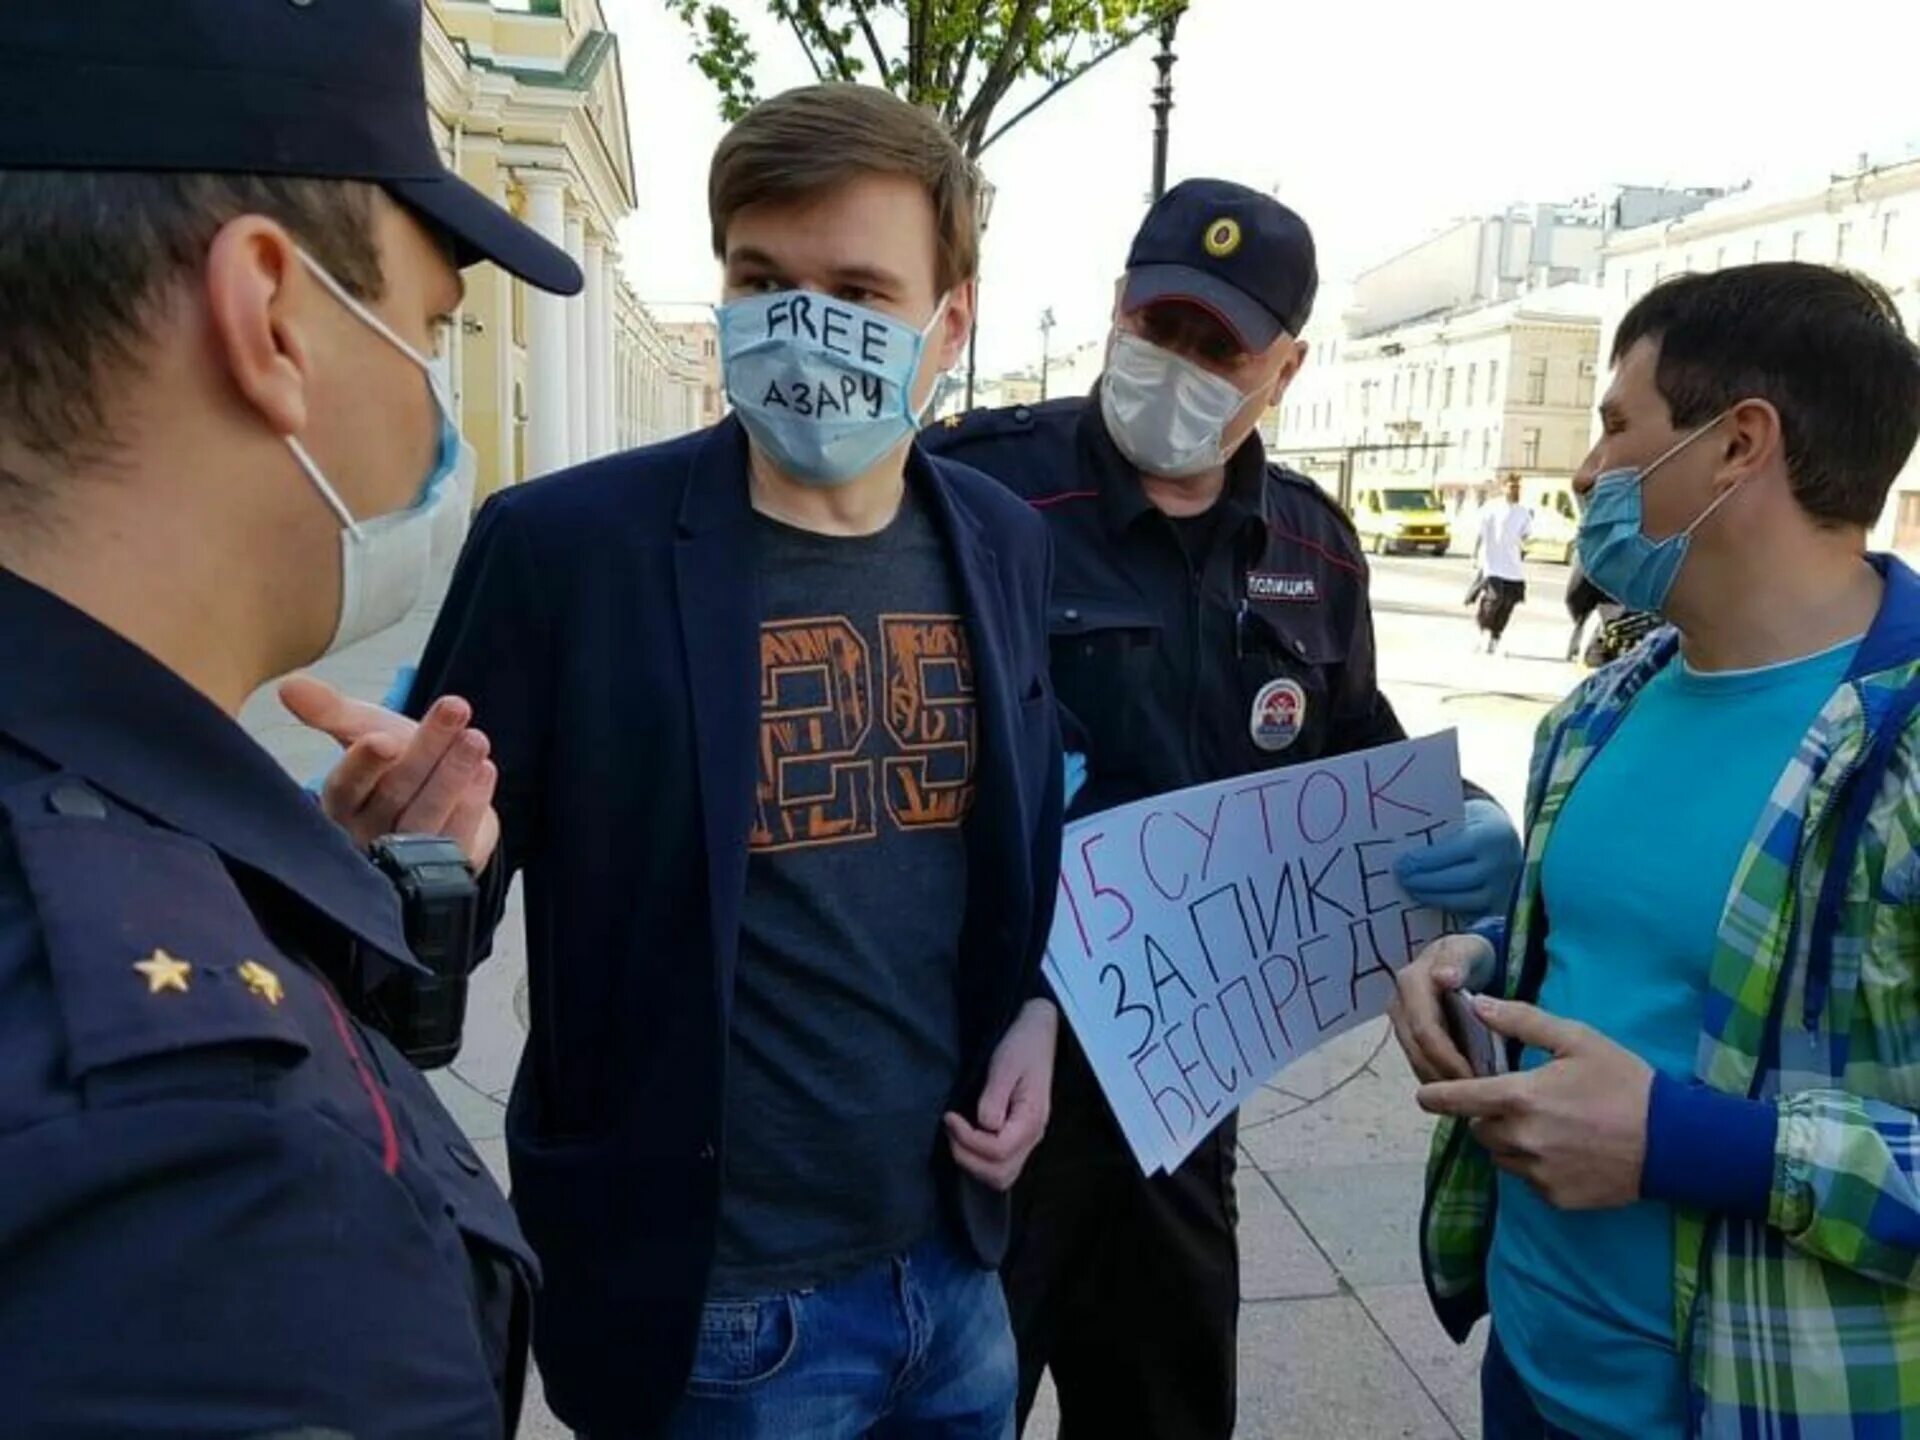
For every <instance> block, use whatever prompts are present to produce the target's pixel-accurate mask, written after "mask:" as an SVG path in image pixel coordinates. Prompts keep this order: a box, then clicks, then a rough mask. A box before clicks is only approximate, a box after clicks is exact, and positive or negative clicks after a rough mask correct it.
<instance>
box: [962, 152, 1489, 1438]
mask: <svg viewBox="0 0 1920 1440" xmlns="http://www.w3.org/2000/svg"><path fill="white" fill-rule="evenodd" d="M1316 286H1317V272H1316V265H1315V257H1314V246H1313V240H1312V237H1311V235H1310V233H1309V232H1308V230H1307V227H1306V225H1305V224H1304V222H1302V221H1301V219H1300V218H1299V217H1298V216H1297V215H1295V214H1294V213H1293V212H1292V211H1291V210H1289V209H1287V208H1286V207H1285V206H1283V205H1281V204H1279V203H1278V202H1277V201H1275V200H1273V199H1271V198H1270V197H1268V196H1265V195H1262V194H1259V193H1256V192H1254V191H1251V190H1248V189H1245V188H1243V187H1241V186H1238V185H1233V184H1229V183H1226V182H1223V181H1213V180H1196V181H1189V182H1187V183H1186V184H1183V185H1180V186H1178V187H1176V188H1175V189H1174V190H1172V191H1170V192H1169V193H1168V194H1167V195H1166V196H1165V197H1164V198H1163V199H1162V200H1161V201H1160V202H1158V203H1157V204H1156V205H1155V206H1154V207H1153V209H1152V211H1151V212H1150V213H1149V215H1148V216H1147V219H1146V221H1145V223H1144V224H1143V226H1142V228H1141V230H1140V232H1139V234H1138V235H1137V236H1136V237H1135V240H1134V243H1133V247H1132V252H1131V254H1130V255H1129V257H1128V262H1127V273H1126V277H1125V279H1124V281H1123V282H1122V285H1121V289H1120V292H1119V300H1118V305H1117V307H1116V313H1115V318H1114V333H1113V338H1112V343H1111V348H1110V350H1109V353H1108V360H1107V369H1106V373H1105V374H1104V375H1103V376H1102V379H1101V382H1100V386H1099V389H1098V391H1097V393H1096V395H1095V396H1094V397H1093V398H1091V399H1068V400H1060V401H1055V402H1052V403H1049V404H1044V405H1040V406H1037V407H1027V406H1022V407H1019V408H1017V409H1010V410H1001V411H995V412H981V413H975V414H972V415H968V416H964V417H958V418H955V419H953V420H949V421H946V422H944V423H942V424H940V425H936V426H935V427H934V428H933V430H932V431H931V432H930V434H929V435H928V437H927V444H928V445H929V447H930V448H932V449H933V450H935V451H936V452H938V453H944V454H946V455H950V456H952V457H953V458H955V459H958V460H963V461H965V462H967V463H969V464H971V465H975V466H977V467H979V468H980V469H982V470H985V471H987V472H988V473H989V474H991V475H995V476H997V477H999V478H1000V479H1001V480H1002V481H1003V482H1004V483H1006V484H1007V485H1009V486H1011V487H1012V488H1013V489H1014V490H1016V491H1017V492H1018V493H1020V494H1021V495H1023V496H1025V497H1026V498H1027V500H1028V501H1029V502H1030V503H1031V504H1032V505H1033V506H1034V507H1035V508H1036V509H1038V510H1040V511H1041V512H1042V513H1044V514H1045V515H1046V516H1047V518H1048V520H1049V521H1050V522H1051V524H1052V527H1053V534H1054V541H1055V551H1056V572H1055V581H1054V591H1053V597H1052V604H1051V613H1050V622H1051V629H1052V638H1053V680H1054V687H1055V690H1056V691H1057V693H1058V695H1059V698H1060V703H1061V705H1062V707H1063V709H1064V710H1065V711H1066V712H1068V713H1067V715H1066V717H1065V722H1064V723H1065V724H1066V727H1067V730H1068V749H1069V750H1072V751H1079V752H1081V753H1083V754H1084V755H1085V757H1086V766H1085V768H1086V773H1087V776H1088V778H1087V781H1086V784H1085V787H1084V789H1083V790H1082V791H1081V792H1080V794H1079V797H1078V800H1077V802H1076V803H1075V804H1074V806H1073V808H1072V811H1071V812H1070V814H1071V816H1072V817H1075V818H1077V817H1078V816H1081V815H1084V814H1087V813H1089V812H1091V811H1095V810H1103V809H1107V808H1109V807H1111V806H1116V805H1123V804H1126V803H1128V802H1129V801H1133V800H1138V799H1141V798H1143V797H1146V796H1150V795H1156V794H1161V793H1164V792H1167V791H1172V790H1178V789H1182V788H1184V787H1187V786H1191V785H1198V784H1203V783H1207V782H1210V781H1216V780H1222V779H1226V778H1229V777H1232V776H1236V775H1244V774H1249V773H1252V772H1255V771H1261V770H1267V769H1271V768H1274V767H1277V766H1283V765H1291V764H1298V763H1301V762H1304V761H1312V760H1317V759H1321V758H1323V757H1326V756H1329V755H1338V754H1342V753H1345V752H1348V751H1354V750H1362V749H1366V748H1367V747H1369V746H1374V745H1381V744H1385V743H1388V742H1391V741H1395V740H1400V739H1403V738H1404V732H1403V731H1402V729H1401V727H1400V722H1399V720H1398V719H1397V718H1396V717H1395V715H1394V712H1393V707H1392V706H1391V705H1390V704H1389V703H1388V702H1387V699H1386V697H1385V696H1384V695H1382V694H1381V692H1380V688H1379V685H1378V683H1377V678H1376V673H1375V663H1374V644H1373V617H1372V613H1371V610H1370V608H1369V605H1368V598H1367V570H1366V564H1365V562H1364V561H1363V559H1362V558H1361V555H1360V549H1359V545H1358V543H1357V540H1356V537H1355V535H1354V531H1353V528H1352V526H1351V525H1350V524H1349V522H1348V520H1347V518H1346V516H1345V515H1344V514H1342V513H1341V511H1340V510H1339V509H1338V507H1337V506H1336V505H1335V504H1334V503H1333V501H1331V500H1330V499H1329V498H1328V497H1327V496H1326V495H1325V494H1324V493H1323V492H1322V491H1321V490H1320V489H1319V487H1317V486H1316V485H1314V484H1313V483H1311V482H1310V481H1308V480H1306V479H1304V478H1303V477H1301V476H1299V475H1296V474H1294V473H1292V472H1290V471H1288V470H1285V469H1282V468H1281V467H1279V466H1277V465H1270V464H1268V462H1267V460H1266V456H1265V452H1264V450H1263V449H1262V446H1261V443H1260V439H1259V437H1258V434H1257V433H1256V427H1257V425H1258V422H1259V419H1260V417H1261V415H1262V414H1264V413H1265V412H1266V411H1267V410H1268V409H1269V408H1270V407H1271V406H1273V405H1275V404H1277V403H1278V401H1279V399H1280V396H1281V395H1282V394H1283V393H1284V392H1285V390H1286V388H1287V385H1288V383H1289V382H1290V381H1291V380H1292V378H1293V376H1294V374H1295V373H1296V372H1297V371H1298V369H1299V367H1300V365H1301V364H1302V363H1303V361H1304V359H1305V353H1306V352H1305V346H1304V345H1302V344H1301V342H1300V340H1299V338H1298V337H1299V335H1300V332H1301V330H1302V328H1303V327H1304V326H1305V324H1306V322H1307V318H1308V314H1309V312H1310V310H1311V308H1312V305H1313V299H1314V292H1315V289H1316ZM1468 809H1469V815H1470V819H1469V823H1468V826H1467V828H1466V832H1465V834H1464V835H1462V836H1461V837H1460V838H1458V839H1456V840H1454V841H1451V842H1448V843H1446V844H1443V845H1441V846H1436V847H1434V849H1433V850H1431V851H1429V852H1425V853H1424V854H1423V855H1422V856H1421V857H1420V858H1419V860H1418V861H1416V862H1415V863H1416V864H1417V865H1419V867H1420V868H1419V869H1418V870H1414V871H1408V872H1407V873H1405V874H1403V876H1402V879H1403V883H1405V884H1406V885H1407V886H1408V888H1409V890H1410V891H1412V892H1413V893H1415V895H1416V898H1419V899H1422V900H1425V901H1427V902H1429V903H1434V904H1438V905H1441V906H1442V907H1444V908H1446V909H1449V910H1453V911H1455V912H1457V913H1462V914H1468V915H1474V916H1477V915H1478V914H1480V913H1482V912H1484V911H1487V910H1491V909H1494V908H1497V907H1498V906H1499V905H1502V904H1504V896H1505V893H1506V892H1507V891H1508V890H1510V889H1511V886H1512V882H1513V878H1514V876H1515V875H1516V874H1517V871H1518V867H1519V844H1518V840H1517V838H1516V837H1515V836H1514V834H1513V830H1512V826H1511V825H1510V824H1509V823H1508V822H1507V820H1506V818H1505V816H1504V815H1503V814H1501V812H1500V811H1499V809H1498V807H1497V806H1494V805H1492V803H1491V802H1489V801H1486V800H1483V799H1480V800H1472V801H1470V802H1469V806H1468ZM1234 1139H1235V1126H1234V1122H1233V1120H1232V1119H1231V1118H1229V1119H1228V1120H1227V1122H1226V1123H1225V1124H1223V1125H1222V1126H1221V1127H1220V1128H1219V1129H1218V1130H1216V1131H1215V1132H1214V1133H1213V1135H1212V1136H1211V1137H1209V1139H1208V1140H1207V1141H1206V1142H1204V1143H1203V1144H1202V1145H1201V1146H1200V1147H1199V1148H1198V1149H1197V1150H1196V1151H1195V1152H1194V1153H1193V1155H1192V1156H1191V1157H1190V1158H1189V1159H1188V1160H1187V1161H1186V1162H1185V1163H1184V1164H1182V1165H1181V1166H1180V1167H1179V1168H1178V1169H1177V1170H1176V1171H1175V1172H1173V1173H1172V1174H1169V1175H1163V1176H1156V1177H1153V1178H1150V1179H1149V1178H1143V1177H1142V1176H1141V1174H1140V1172H1139V1167H1138V1165H1137V1164H1136V1162H1135V1161H1134V1160H1133V1158H1132V1157H1131V1155H1130V1154H1129V1152H1128V1149H1127V1145H1126V1142H1125V1140H1124V1138H1123V1137H1122V1135H1121V1132H1120V1130H1119V1127H1118V1125H1117V1124H1116V1123H1115V1121H1114V1120H1113V1117H1112V1113H1111V1111H1110V1110H1109V1109H1108V1107H1107V1105H1106V1102H1105V1100H1104V1099H1103V1098H1102V1096H1101V1094H1100V1090H1099V1085H1098V1083H1097V1081H1096V1080H1095V1079H1094V1076H1093V1073H1092V1070H1091V1068H1090V1067H1089V1066H1088V1064H1087V1061H1086V1059H1085V1057H1084V1055H1083V1054H1082V1052H1081V1051H1080V1049H1079V1047H1078V1046H1077V1045H1075V1044H1074V1043H1073V1042H1072V1039H1071V1037H1068V1036H1063V1037H1062V1039H1061V1046H1060V1055H1059V1058H1058V1061H1057V1064H1056V1072H1055V1081H1054V1113H1053V1119H1052V1123H1051V1126H1050V1128H1049V1132H1048V1136H1047V1139H1046V1140H1045V1141H1044V1142H1043V1143H1042V1145H1041V1148H1040V1150H1039V1151H1038V1152H1037V1154H1036V1155H1035V1158H1034V1160H1033V1162H1032V1163H1031V1164H1030V1166H1029V1168H1028V1172H1027V1175H1026V1177H1025V1178H1024V1179H1023V1180H1022V1182H1021V1186H1020V1189H1019V1190H1018V1192H1017V1193H1016V1201H1015V1207H1016V1231H1015V1236H1014V1248H1013V1251H1012V1253H1011V1254H1010V1256H1009V1258H1008V1262H1007V1266H1006V1269H1005V1272H1004V1273H1005V1278H1006V1285H1007V1292H1008V1298H1009V1302H1010V1306H1011V1309H1012V1311H1013V1319H1014V1326H1015V1330H1016V1333H1017V1335H1018V1338H1019V1341H1020V1350H1021V1416H1022V1420H1023V1422H1024V1419H1025V1416H1026V1414H1027V1411H1028V1409H1029V1407H1030V1406H1031V1405H1032V1402H1033V1397H1034V1393H1035V1391H1036V1389H1037V1387H1038V1385H1039V1382H1040V1376H1041V1373H1042V1371H1043V1370H1046V1369H1049V1368H1050V1369H1051V1370H1052V1372H1053V1378H1054V1383H1055V1387H1056V1390H1057V1391H1058V1395H1059V1401H1060V1412H1061V1434H1062V1436H1063V1437H1065V1440H1086V1437H1105V1436H1112V1435H1140V1436H1152V1437H1154V1440H1187V1437H1225V1436H1227V1435H1230V1434H1231V1433H1232V1430H1233V1424H1234V1411H1235V1368H1236V1363H1237V1357H1236V1354H1235V1329H1236V1323H1237V1316H1238V1310H1239V1296H1240V1273H1239V1253H1238V1247H1237V1243H1236V1239H1235V1224H1236V1220H1237V1211H1236V1206H1235V1200H1234Z"/></svg>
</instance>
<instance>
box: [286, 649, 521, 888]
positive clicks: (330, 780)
mask: <svg viewBox="0 0 1920 1440" xmlns="http://www.w3.org/2000/svg"><path fill="white" fill-rule="evenodd" d="M280 703H281V704H283V705H285V706H286V707H287V709H288V710H289V711H291V712H292V713H293V716H294V718H295V719H297V720H299V721H301V722H302V723H303V724H306V725H310V726H312V727H313V728H314V729H315V730H318V731H320V732H321V733H322V734H324V735H329V736H331V737H332V738H333V739H334V740H335V741H337V742H338V743H339V744H341V745H343V746H345V747H346V751H347V753H346V754H345V755H344V756H342V757H341V760H340V763H339V764H338V765H336V766H334V768H333V773H332V774H330V775H328V776H327V781H326V785H325V788H324V789H322V791H321V793H320V805H321V808H322V809H324V810H325V811H326V813H327V816H328V818H330V819H331V820H333V821H334V822H335V823H337V824H338V825H340V826H341V827H342V828H343V829H344V830H345V831H346V832H347V833H348V834H349V835H351V836H352V837H353V839H354V842H355V843H356V844H358V845H360V846H361V847H362V848H364V847H366V846H368V845H371V844H372V843H373V842H374V841H376V840H378V839H379V838H380V837H381V836H382V835H395V834H409V835H445V836H446V837H447V838H449V839H450V840H453V841H454V842H455V843H456V844H458V845H459V846H460V848H461V849H462V850H463V851H465V852H466V856H467V861H468V863H469V864H471V865H472V866H473V868H474V869H475V870H476V871H479V870H483V869H485V868H486V864H487V862H488V861H489V860H491V859H492V858H493V851H494V847H495V846H497V845H498V844H499V843H500V817H499V816H498V815H497V814H495V813H494V809H493V792H494V789H495V787H496V786H498V784H499V783H500V772H499V771H498V770H497V769H496V768H495V767H494V764H493V762H492V761H491V760H490V759H488V758H487V755H488V751H489V750H490V748H491V746H490V745H489V743H488V741H487V737H486V736H485V735H483V734H481V733H480V732H479V731H478V730H475V729H472V728H471V727H470V724H469V722H470V721H471V720H472V719H473V710H472V707H471V706H469V705H468V704H467V702H466V701H464V700H460V699H456V698H455V697H453V696H451V695H447V696H442V697H441V698H440V699H439V700H436V701H435V702H434V705H433V708H432V709H431V710H429V711H428V712H427V716H426V719H425V720H424V721H422V722H419V723H416V722H414V721H412V720H409V719H407V717H406V716H404V715H396V714H395V713H394V712H393V711H391V710H385V709H382V708H381V707H380V706H378V705H368V704H366V703H365V702H363V701H359V700H350V699H348V698H347V697H346V696H344V695H342V694H341V693H340V692H339V691H338V690H336V689H334V688H333V687H332V686H331V685H328V684H325V683H323V682H321V681H319V680H315V679H313V678H312V677H311V676H306V675H296V676H295V677H294V678H293V679H291V680H288V681H286V682H285V683H284V684H282V685H281V687H280Z"/></svg>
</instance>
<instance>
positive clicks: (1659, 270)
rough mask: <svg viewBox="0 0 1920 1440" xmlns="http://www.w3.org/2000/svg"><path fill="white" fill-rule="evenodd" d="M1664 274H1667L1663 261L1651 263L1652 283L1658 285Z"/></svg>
mask: <svg viewBox="0 0 1920 1440" xmlns="http://www.w3.org/2000/svg"><path fill="white" fill-rule="evenodd" d="M1666 273H1667V267H1666V264H1665V263H1664V262H1663V261H1659V260H1656V261H1654V262H1653V283H1654V284H1656V285H1658V284H1659V283H1660V277H1661V276H1662V275H1664V274H1666Z"/></svg>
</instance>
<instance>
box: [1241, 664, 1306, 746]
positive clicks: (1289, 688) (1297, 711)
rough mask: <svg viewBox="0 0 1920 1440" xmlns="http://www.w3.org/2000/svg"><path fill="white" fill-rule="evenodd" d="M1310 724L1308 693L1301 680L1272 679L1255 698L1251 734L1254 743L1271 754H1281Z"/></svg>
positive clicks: (1250, 718) (1249, 719)
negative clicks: (1308, 723) (1302, 686)
mask: <svg viewBox="0 0 1920 1440" xmlns="http://www.w3.org/2000/svg"><path fill="white" fill-rule="evenodd" d="M1306 724H1307V692H1306V691H1305V690H1304V689H1303V688H1301V685H1300V682H1299V681H1298V680H1269V681H1268V682H1267V683H1266V684H1264V685H1262V686H1261V687H1260V693H1259V694H1258V695H1256V696H1254V697H1253V714H1252V715H1251V716H1249V717H1248V720H1247V733H1248V734H1250V735H1251V736H1253V743H1254V744H1255V745H1258V746H1259V747H1260V748H1261V749H1262V750H1264V751H1266V752H1267V753H1268V754H1269V755H1273V754H1277V753H1278V752H1280V751H1282V750H1284V749H1286V748H1287V747H1288V746H1289V745H1291V744H1293V742H1294V741H1296V740H1298V739H1299V738H1300V732H1301V731H1302V730H1304V729H1305V728H1306Z"/></svg>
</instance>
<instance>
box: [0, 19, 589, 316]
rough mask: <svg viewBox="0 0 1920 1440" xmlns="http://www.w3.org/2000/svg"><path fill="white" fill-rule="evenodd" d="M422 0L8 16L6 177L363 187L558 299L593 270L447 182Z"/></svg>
mask: <svg viewBox="0 0 1920 1440" xmlns="http://www.w3.org/2000/svg"><path fill="white" fill-rule="evenodd" d="M421 3H422V0H5V4H4V6H0V170H133V171H180V172H187V171H199V172H210V173H221V174H253V175H277V176H293V177H303V178H315V179H329V180H362V181H368V182H371V183H373V184H377V185H379V186H381V187H382V188H383V189H385V190H386V191H387V193H388V194H389V195H391V196H392V197H393V198H394V199H395V200H396V201H398V202H399V203H400V204H402V205H404V206H406V207H407V208H408V209H409V210H411V211H412V212H413V213H414V214H415V215H416V216H417V217H419V218H420V219H422V220H423V221H425V222H426V223H427V224H428V225H430V226H432V227H433V228H434V229H436V230H437V231H439V232H440V233H441V234H442V235H444V236H445V237H446V239H447V240H448V241H449V242H450V243H451V245H452V246H453V251H454V258H455V260H456V261H457V262H458V263H459V264H461V265H463V266H465V265H471V264H473V263H475V262H476V261H480V260H491V261H493V262H494V263H495V264H497V265H499V266H501V267H502V268H503V269H505V270H508V271H511V272H512V273H513V274H515V275H518V276H519V277H520V278H521V279H523V280H525V281H527V282H528V283H529V284H532V285H536V286H538V287H539V288H540V289H542V290H551V291H553V292H555V293H556V294H561V295H572V294H575V293H577V292H578V291H579V289H580V287H581V284H582V278H581V274H580V267H579V266H577V265H575V264H574V263H573V261H572V260H571V259H569V258H568V256H567V253H566V252H565V251H564V250H562V249H560V248H558V247H557V246H555V245H553V244H551V243H549V242H548V241H547V240H545V239H543V238H541V236H540V235H539V234H537V233H536V232H535V231H533V230H531V229H529V228H528V227H527V226H525V225H522V224H521V223H520V222H519V221H518V220H516V219H514V218H513V216H511V215H509V214H508V213H507V212H506V211H505V210H503V209H501V208H500V207H499V206H498V205H495V204H494V203H493V202H492V201H490V200H488V199H487V198H486V197H485V196H484V195H482V194H481V193H480V192H479V191H478V190H475V189H474V188H473V187H472V186H470V185H468V184H467V183H466V182H465V181H464V180H462V179H460V177H459V176H457V175H455V174H454V173H453V172H452V171H450V170H448V169H447V167H446V165H445V164H444V163H443V162H442V161H441V159H440V152H439V150H438V148H437V147H436V146H435V145H434V143H433V132H432V130H431V128H430V127H429V125H428V121H427V98H426V80H425V76H424V74H423V72H422V65H421V54H420V42H421V32H420V26H421Z"/></svg>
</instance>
